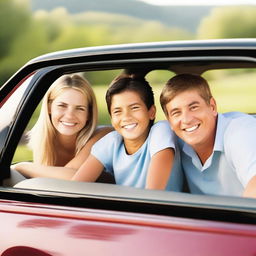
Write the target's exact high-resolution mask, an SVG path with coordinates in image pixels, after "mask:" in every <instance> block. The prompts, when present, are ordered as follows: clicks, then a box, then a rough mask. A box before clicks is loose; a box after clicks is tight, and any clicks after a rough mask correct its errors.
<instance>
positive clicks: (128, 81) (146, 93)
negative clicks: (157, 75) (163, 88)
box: [105, 74, 155, 122]
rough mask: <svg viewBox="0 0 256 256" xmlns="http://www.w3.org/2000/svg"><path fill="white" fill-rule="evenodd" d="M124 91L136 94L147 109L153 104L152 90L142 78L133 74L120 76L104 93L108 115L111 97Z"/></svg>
mask: <svg viewBox="0 0 256 256" xmlns="http://www.w3.org/2000/svg"><path fill="white" fill-rule="evenodd" d="M124 91H134V92H136V93H138V94H139V96H140V97H141V99H142V101H143V102H144V103H145V105H146V106H147V108H148V109H150V108H151V107H152V106H153V105H154V104H155V102H154V93H153V90H152V88H151V86H150V85H149V83H148V82H147V81H146V79H145V78H144V77H140V76H136V75H133V74H131V75H130V74H122V75H120V76H118V77H116V78H115V79H114V80H113V82H112V83H111V84H110V86H109V88H108V90H107V92H106V97H105V98H106V103H107V107H108V112H109V114H110V115H111V103H112V97H113V96H114V95H115V94H119V93H122V92H124ZM153 122H154V120H153Z"/></svg>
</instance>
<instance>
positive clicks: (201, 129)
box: [160, 74, 256, 197]
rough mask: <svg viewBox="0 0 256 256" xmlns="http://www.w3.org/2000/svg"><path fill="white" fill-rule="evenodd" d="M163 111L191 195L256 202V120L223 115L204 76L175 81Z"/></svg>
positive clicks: (235, 114)
mask: <svg viewBox="0 0 256 256" xmlns="http://www.w3.org/2000/svg"><path fill="white" fill-rule="evenodd" d="M160 102H161V106H162V108H163V110H164V112H165V115H166V117H167V119H168V121H169V123H170V125H171V127H172V129H173V131H174V132H175V133H176V135H177V136H178V137H179V145H180V148H181V159H182V166H183V169H184V172H185V175H186V177H187V181H188V186H189V189H190V191H191V193H196V194H215V195H230V196H242V195H243V196H246V197H256V119H255V118H254V117H252V116H250V115H247V114H243V113H239V112H230V113H225V114H220V113H218V112H217V106H216V102H215V100H214V98H213V97H212V94H211V91H210V88H209V85H208V83H207V81H206V80H205V79H204V78H202V77H201V76H198V75H193V74H180V75H177V76H175V77H173V78H171V79H170V80H169V81H168V82H167V84H166V85H165V87H164V88H163V91H162V93H161V96H160Z"/></svg>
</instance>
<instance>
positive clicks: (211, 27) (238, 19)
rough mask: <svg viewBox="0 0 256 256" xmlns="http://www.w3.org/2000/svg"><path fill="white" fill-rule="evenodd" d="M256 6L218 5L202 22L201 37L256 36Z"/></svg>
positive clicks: (199, 36)
mask: <svg viewBox="0 0 256 256" xmlns="http://www.w3.org/2000/svg"><path fill="white" fill-rule="evenodd" d="M255 16H256V7H254V6H237V7H235V6H233V7H218V8H215V9H213V11H212V12H211V14H210V15H209V16H208V17H206V18H204V19H203V20H202V22H201V23H200V26H199V29H198V33H197V37H198V38H199V39H215V38H255V37H256V23H255Z"/></svg>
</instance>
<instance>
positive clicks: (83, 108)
mask: <svg viewBox="0 0 256 256" xmlns="http://www.w3.org/2000/svg"><path fill="white" fill-rule="evenodd" d="M76 109H77V110H79V111H86V107H82V106H79V107H77V108H76Z"/></svg>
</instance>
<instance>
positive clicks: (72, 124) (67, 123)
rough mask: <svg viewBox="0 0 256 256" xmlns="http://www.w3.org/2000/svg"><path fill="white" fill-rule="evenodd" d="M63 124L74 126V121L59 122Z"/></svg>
mask: <svg viewBox="0 0 256 256" xmlns="http://www.w3.org/2000/svg"><path fill="white" fill-rule="evenodd" d="M61 123H62V124H63V125H66V126H74V125H75V123H69V122H61Z"/></svg>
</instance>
